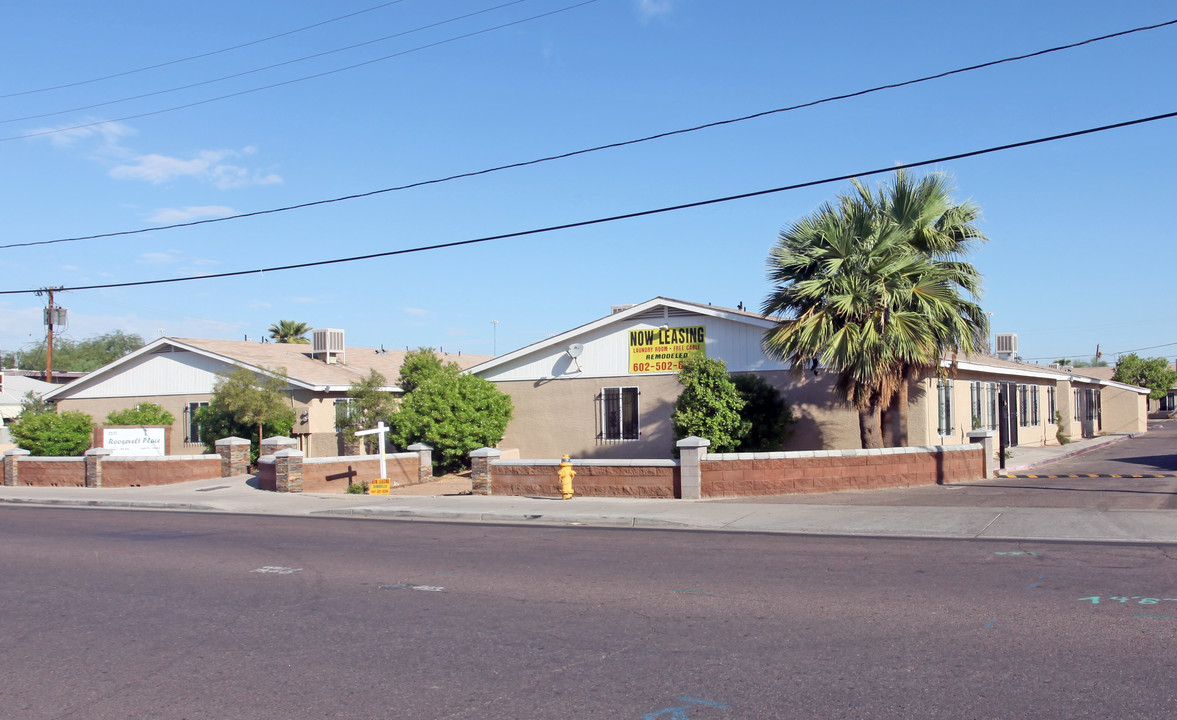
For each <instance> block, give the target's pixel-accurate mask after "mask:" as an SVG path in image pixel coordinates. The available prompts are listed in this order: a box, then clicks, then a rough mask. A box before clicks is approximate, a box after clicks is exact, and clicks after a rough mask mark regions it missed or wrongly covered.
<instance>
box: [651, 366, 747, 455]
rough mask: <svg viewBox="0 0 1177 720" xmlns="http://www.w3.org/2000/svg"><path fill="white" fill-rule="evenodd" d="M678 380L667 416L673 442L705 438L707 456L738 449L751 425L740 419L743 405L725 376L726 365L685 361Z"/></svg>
mask: <svg viewBox="0 0 1177 720" xmlns="http://www.w3.org/2000/svg"><path fill="white" fill-rule="evenodd" d="M678 380H679V382H680V383H682V385H683V390H682V392H681V393H680V394H679V396H678V400H676V401H675V403H674V414H673V415H671V416H670V424H671V427H673V428H674V439H675V440H676V441H677V440H681V439H683V438H685V437H690V436H692V435H693V436H696V437H702V438H706V439H708V440H710V441H711V448H710V449H711V452H734V451H735V450H736V449H737V448H739V447H740V441H741V440H743V439H744V437H745V436H746V435H747V434H748V430H749V428H750V426H751V423H750V422H749V421H747V420H745V419H744V418H743V417H741V415H740V413H741V412H743V410H744V406H745V405H746V404H747V403H746V402H745V400H744V398H743V397H742V396H741V395H740V391H739V390H738V389H737V388H736V385H735V383H733V382H732V380H731V377H729V376H728V374H727V365H726V364H724V362H723V361H722V360H717V359H715V358H707V357H701V358H689V359H687V360H686V361H684V362H683V367H682V370H681V371H680V372H679V376H678ZM677 450H678V448H677V447H676V448H675V452H676V454H677Z"/></svg>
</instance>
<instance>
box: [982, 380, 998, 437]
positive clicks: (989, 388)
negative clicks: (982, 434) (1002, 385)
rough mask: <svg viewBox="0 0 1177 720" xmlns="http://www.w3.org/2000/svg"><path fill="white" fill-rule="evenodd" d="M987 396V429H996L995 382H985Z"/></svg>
mask: <svg viewBox="0 0 1177 720" xmlns="http://www.w3.org/2000/svg"><path fill="white" fill-rule="evenodd" d="M985 389H986V392H987V394H988V396H989V429H990V430H996V429H997V383H986V388H985Z"/></svg>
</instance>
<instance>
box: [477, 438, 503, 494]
mask: <svg viewBox="0 0 1177 720" xmlns="http://www.w3.org/2000/svg"><path fill="white" fill-rule="evenodd" d="M502 454H503V453H502V451H500V450H495V449H494V448H485V447H484V448H478V449H477V450H475V451H474V452H472V453H470V465H471V472H470V494H472V495H490V494H491V486H492V483H491V480H492V477H491V472H490V464H491V462H492V461H494V460H497V459H498V458H499V456H501V455H502Z"/></svg>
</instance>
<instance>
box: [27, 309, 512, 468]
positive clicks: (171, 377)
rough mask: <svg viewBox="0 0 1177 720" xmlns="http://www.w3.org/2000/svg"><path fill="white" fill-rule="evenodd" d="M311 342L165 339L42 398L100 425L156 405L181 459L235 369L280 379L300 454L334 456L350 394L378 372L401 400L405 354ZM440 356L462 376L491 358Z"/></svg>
mask: <svg viewBox="0 0 1177 720" xmlns="http://www.w3.org/2000/svg"><path fill="white" fill-rule="evenodd" d="M312 337H313V338H314V341H313V342H312V344H309V345H307V344H296V343H273V342H248V341H240V340H198V339H190V338H169V337H163V338H160V339H158V340H155V341H154V342H151V343H149V344H148V345H145V346H144V347H142V348H140V349H139V350H136V351H135V352H133V353H130V354H128V355H125V356H123V357H121V358H119V359H118V360H115V361H114V362H112V363H110V364H108V365H106V366H104V367H101V368H99V369H98V370H95V371H94V372H92V373H90V374H88V375H86V376H85V377H83V378H81V379H79V380H76V381H74V382H72V383H70V384H68V385H64V386H61V387H57V388H56V389H54V390H52V391H50V392H47V393H46V394H45V396H44V398H45V399H46V400H50V401H52V402H55V403H56V404H57V408H58V410H59V411H62V410H80V411H82V412H85V413H88V414H89V415H91V416H92V417H93V418H94V421H95V422H96V423H99V424H100V423H101V422H102V420H103V419H104V418H105V417H106V416H107V414H109V413H110V412H111V411H112V410H121V409H125V408H131V407H134V406H136V405H137V404H139V403H144V402H152V403H156V404H158V405H160V406H161V407H163V408H164V409H165V410H167V411H169V412H170V413H172V415H173V416H174V417H175V423H174V425H173V426H172V431H171V434H170V436H171V440H170V444H169V447H168V448H167V452H168V454H169V455H183V454H190V453H194V452H202V450H201V448H202V447H203V441H204V440H206V439H207V438H203V437H202V436H201V432H200V426H199V424H198V423H197V422H196V418H195V415H194V413H195V411H196V409H197V408H199V407H201V406H202V405H207V404H208V402H209V400H210V398H211V397H212V393H213V386H214V384H215V383H216V381H217V377H218V373H222V372H226V371H232V370H233V369H235V368H245V369H247V370H250V371H252V372H254V373H257V374H259V375H261V374H264V373H278V374H280V375H281V377H283V379H284V380H285V381H286V383H287V393H288V395H289V398H290V407H291V408H292V409H293V410H294V411H295V424H294V429H293V431H292V433H291V436H292V437H293V438H294V439H296V440H298V443H299V448H298V449H299V450H301V451H302V452H303V453H305V454H306V456H307V457H327V456H334V455H339V454H341V452H342V451H343V447H342V433H341V432H340V431H339V430H338V428H337V423H336V417H337V415H336V412H337V408H339V407H340V406H341V405H344V404H346V403H347V402H348V398H347V392H348V390H349V389H350V388H351V386H352V384H353V383H355V382H358V381H360V380H362V379H365V378H367V377H368V376H369V373H370V371H372V370H375V371H377V372H379V373H380V374H381V375H383V376H384V377H385V378H386V379H387V381H388V383H389V384H388V385H387V386H386V387H384V388H383V389H384V390H386V391H388V392H390V393H394V394H399V393H400V392H401V389H400V388H399V387H397V386H396V385H395V383H396V380H397V378H398V376H399V375H400V368H401V364H402V363H403V362H404V357H405V351H404V350H384V349H383V348H379V349H377V348H359V347H345V345H344V333H343V331H342V330H336V329H319V330H315V331H314V332H313V333H312ZM439 355H440V357H441V358H442V360H443V361H445V362H451V361H452V362H455V363H457V364H458V365H459V366H460V367H462V368H468V367H471V366H473V365H476V364H478V363H481V362H483V361H485V360H487V359H488V357H489V356H486V355H462V354H452V353H451V354H444V353H439ZM213 439H214V440H215V439H216V438H213Z"/></svg>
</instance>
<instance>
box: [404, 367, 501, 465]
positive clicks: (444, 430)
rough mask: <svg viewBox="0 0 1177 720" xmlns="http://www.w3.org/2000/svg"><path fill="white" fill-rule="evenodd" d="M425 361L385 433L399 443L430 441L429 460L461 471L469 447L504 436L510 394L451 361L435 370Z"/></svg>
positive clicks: (466, 462)
mask: <svg viewBox="0 0 1177 720" xmlns="http://www.w3.org/2000/svg"><path fill="white" fill-rule="evenodd" d="M430 355H432V353H430ZM426 364H427V365H429V366H430V368H431V370H430V372H428V373H426V374H425V377H423V378H422V379H421V380H420V382H419V384H416V385H415V386H414V387H413V389H412V390H411V391H410V392H408V393H406V394H405V396H404V397H403V398H402V399H401V402H400V408H399V409H398V410H397V411H396V412H395V413H393V415H392V418H391V421H392V423H391V424H392V431H391V432H390V433H389V436H390V437H391V439H392V441H393V442H395V443H396V444H397V445H398V446H400V447H402V448H404V447H407V446H409V445H412V444H413V443H418V442H421V443H426V444H427V445H430V446H432V447H433V451H434V454H433V457H434V464H435V465H437V466H438V467H439V468H440V469H441V470H442V471H443V472H454V471H457V470H461V469H463V468H466V467H469V465H470V453H471V451H473V450H477V449H478V448H480V447H493V446H494V445H496V444H498V442H499V441H500V440H502V439H503V433H505V432H506V431H507V423H508V422H510V421H511V413H512V410H513V407H512V404H511V398H510V396H509V395H507V394H505V393H503V392H502V391H501V390H499V389H498V388H497V387H495V385H494V383H492V382H490V381H489V380H483V379H482V378H479V377H475V376H473V375H462V374H460V370H459V368H458V366H457V364H456V363H449V364H447V365H444V366H442V367H441V369H440V370H438V369H437V368H436V367H435V366H433V364H432V363H428V362H426ZM402 377H403V371H402ZM402 387H403V385H402Z"/></svg>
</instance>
